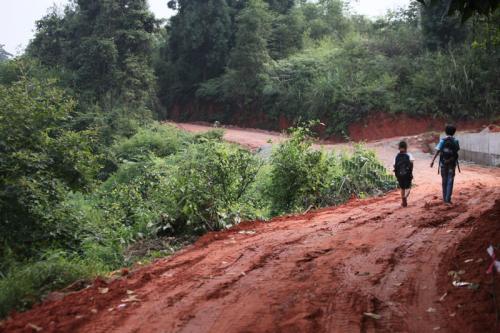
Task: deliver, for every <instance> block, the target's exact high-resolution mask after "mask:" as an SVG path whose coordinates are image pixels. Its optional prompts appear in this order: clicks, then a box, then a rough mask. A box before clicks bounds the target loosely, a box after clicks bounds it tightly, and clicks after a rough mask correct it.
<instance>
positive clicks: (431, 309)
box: [427, 308, 436, 313]
mask: <svg viewBox="0 0 500 333" xmlns="http://www.w3.org/2000/svg"><path fill="white" fill-rule="evenodd" d="M427 312H429V313H431V312H436V309H434V308H428V309H427Z"/></svg>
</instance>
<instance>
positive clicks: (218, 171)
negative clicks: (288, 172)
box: [161, 140, 260, 233]
mask: <svg viewBox="0 0 500 333" xmlns="http://www.w3.org/2000/svg"><path fill="white" fill-rule="evenodd" d="M170 162H171V165H172V167H173V170H172V174H171V181H169V182H168V183H167V184H165V185H164V186H165V187H169V186H170V191H171V192H170V194H171V197H172V198H173V203H174V204H173V205H171V206H169V207H168V208H169V209H168V210H167V212H166V213H167V214H165V215H164V218H163V220H162V222H161V226H162V228H173V229H174V230H176V232H187V233H189V232H195V233H200V232H202V231H207V230H219V229H222V228H225V227H229V226H231V225H234V224H236V223H238V222H239V221H240V220H241V219H242V218H250V217H253V213H252V208H251V203H249V202H246V201H244V200H243V197H244V196H245V194H246V193H247V190H248V189H249V187H250V186H251V184H252V182H253V181H254V179H255V176H256V173H257V172H258V169H259V167H260V162H259V160H258V159H257V158H256V157H254V156H253V155H252V154H251V153H249V152H248V151H246V150H244V149H242V148H240V147H237V146H235V145H230V144H227V143H223V142H218V141H214V140H206V141H204V142H201V143H198V144H193V145H191V146H189V147H188V149H186V150H185V151H183V152H182V153H181V154H178V155H176V156H173V157H172V159H171V161H170Z"/></svg>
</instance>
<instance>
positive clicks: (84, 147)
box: [0, 77, 100, 252]
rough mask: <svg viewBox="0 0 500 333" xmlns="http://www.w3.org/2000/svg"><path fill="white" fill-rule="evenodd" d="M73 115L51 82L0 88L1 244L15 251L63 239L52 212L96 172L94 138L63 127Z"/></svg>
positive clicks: (30, 81) (23, 82) (86, 185)
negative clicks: (73, 190) (68, 194)
mask: <svg viewBox="0 0 500 333" xmlns="http://www.w3.org/2000/svg"><path fill="white" fill-rule="evenodd" d="M73 111H74V102H73V101H72V100H71V99H70V98H68V97H67V96H66V95H65V94H64V93H63V92H62V91H61V90H60V89H59V88H57V87H56V86H55V83H54V82H52V81H47V82H40V81H38V80H36V79H29V78H27V77H23V78H22V79H21V81H18V82H15V83H13V84H11V85H9V86H5V85H0V211H1V214H0V243H2V244H5V245H6V246H10V247H12V248H13V249H15V250H16V251H27V252H29V251H30V250H31V249H36V250H38V249H37V247H40V246H42V247H43V246H47V245H49V244H50V243H51V242H52V241H54V240H57V241H60V240H61V239H63V238H64V237H65V235H64V233H61V232H59V231H58V230H57V226H56V225H55V224H56V220H57V217H56V216H55V215H54V214H53V212H54V209H53V208H54V207H55V206H57V204H58V203H59V202H60V201H61V200H62V199H63V198H64V196H65V195H66V193H67V192H68V191H69V190H70V189H75V190H85V189H86V188H89V187H91V186H92V185H93V183H94V178H95V175H96V174H97V172H98V170H99V169H100V163H99V159H100V156H99V154H96V153H95V152H94V151H93V149H92V146H93V144H92V139H93V133H92V132H91V131H83V132H75V131H72V130H70V129H68V128H67V125H68V123H69V122H70V121H71V113H72V112H73Z"/></svg>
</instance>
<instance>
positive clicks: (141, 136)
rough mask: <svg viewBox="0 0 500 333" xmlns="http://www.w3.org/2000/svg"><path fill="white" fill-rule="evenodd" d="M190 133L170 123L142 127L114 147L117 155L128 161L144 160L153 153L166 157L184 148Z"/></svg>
mask: <svg viewBox="0 0 500 333" xmlns="http://www.w3.org/2000/svg"><path fill="white" fill-rule="evenodd" d="M189 139H190V135H189V134H187V133H185V132H183V131H180V130H178V129H177V128H175V127H174V126H170V125H160V124H156V125H152V126H150V127H146V128H141V129H139V131H138V132H137V133H136V134H135V135H134V136H132V137H131V138H129V139H124V140H120V141H118V142H117V143H116V144H115V145H114V146H113V148H112V150H113V151H114V153H115V154H116V156H117V157H118V158H120V159H122V160H126V161H134V162H136V161H142V160H145V159H147V158H149V157H151V155H152V154H153V155H154V156H156V157H166V156H169V155H172V154H175V153H176V152H177V151H179V150H180V149H181V148H183V147H184V146H185V145H186V144H187V142H188V140H189Z"/></svg>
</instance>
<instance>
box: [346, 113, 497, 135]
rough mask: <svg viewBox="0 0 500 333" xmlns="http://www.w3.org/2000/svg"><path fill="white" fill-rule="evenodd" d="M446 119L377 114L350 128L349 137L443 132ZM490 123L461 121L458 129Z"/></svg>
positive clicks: (478, 126)
mask: <svg viewBox="0 0 500 333" xmlns="http://www.w3.org/2000/svg"><path fill="white" fill-rule="evenodd" d="M446 123H447V121H446V120H444V119H438V118H430V117H425V118H424V117H420V118H416V117H410V116H408V115H406V114H398V115H397V116H396V115H389V114H387V113H383V112H380V113H376V114H374V115H371V116H369V117H368V118H367V119H365V120H362V121H359V122H356V123H354V124H351V125H350V126H349V135H350V137H351V139H352V140H354V141H361V140H368V141H371V140H380V139H384V138H391V137H395V136H408V135H416V134H420V133H424V132H431V131H439V132H440V131H442V130H443V128H444V126H445V124H446ZM486 125H488V121H484V120H477V121H459V122H457V123H456V126H457V128H458V129H460V130H462V131H465V130H477V129H481V128H482V127H486Z"/></svg>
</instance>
